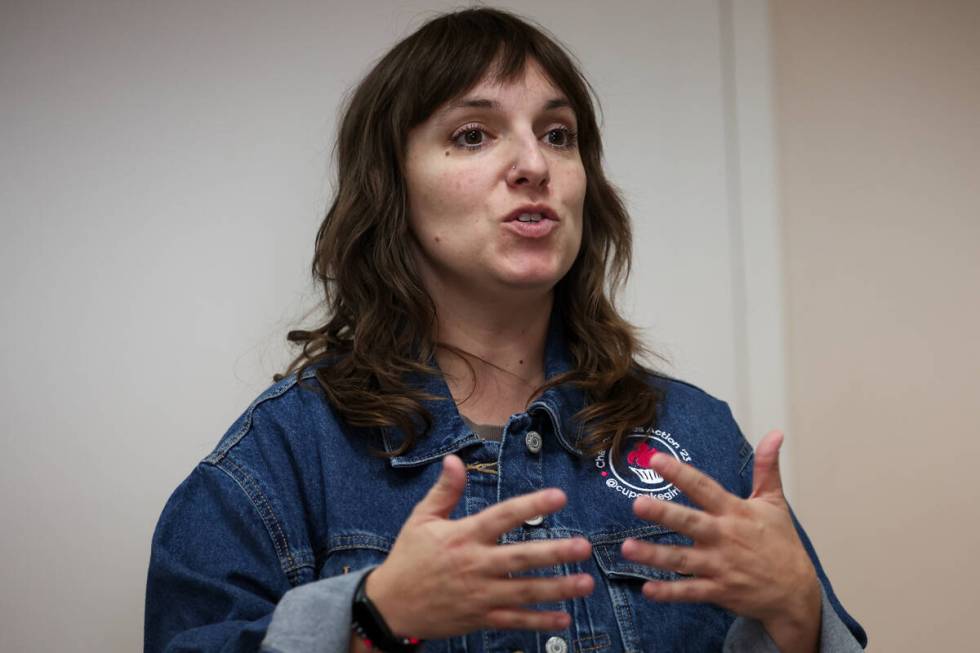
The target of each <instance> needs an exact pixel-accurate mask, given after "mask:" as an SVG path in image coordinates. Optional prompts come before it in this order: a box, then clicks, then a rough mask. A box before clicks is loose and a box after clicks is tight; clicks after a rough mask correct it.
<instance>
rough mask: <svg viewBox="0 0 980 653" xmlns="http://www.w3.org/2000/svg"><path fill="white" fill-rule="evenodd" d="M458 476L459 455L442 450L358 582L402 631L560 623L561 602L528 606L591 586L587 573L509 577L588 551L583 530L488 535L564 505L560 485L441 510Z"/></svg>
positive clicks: (460, 480) (453, 496) (447, 632)
mask: <svg viewBox="0 0 980 653" xmlns="http://www.w3.org/2000/svg"><path fill="white" fill-rule="evenodd" d="M465 484H466V470H465V468H464V466H463V461H462V460H460V459H459V458H458V457H456V456H452V455H450V456H446V458H445V460H444V462H443V468H442V474H441V475H440V477H439V480H438V481H436V484H435V485H434V486H433V487H432V489H430V490H429V493H428V494H426V495H425V497H424V498H423V499H422V500H421V501H419V502H418V504H416V505H415V508H414V509H413V510H412V513H411V514H410V515H409V517H408V519H407V520H406V521H405V524H404V525H403V526H402V529H401V532H400V533H399V534H398V538H397V539H396V540H395V543H394V545H393V546H392V548H391V552H390V553H389V555H388V557H387V559H386V560H385V561H384V563H382V564H381V565H380V566H379V567H377V568H376V569H375V570H374V571H373V572H372V573H371V575H370V576H368V579H367V584H366V586H365V591H366V592H367V595H368V597H369V598H370V599H371V601H372V602H373V603H374V604H375V606H376V607H377V608H378V610H379V611H380V612H381V614H382V616H383V617H384V619H385V621H387V622H388V625H389V627H390V628H391V630H392V631H393V632H394V633H396V634H398V635H401V636H406V637H408V636H411V637H417V638H420V639H440V638H445V637H452V636H455V635H463V634H466V633H469V632H472V631H475V630H480V629H484V628H492V629H497V630H504V629H512V630H518V629H519V630H542V631H548V630H561V629H563V628H565V627H567V626H568V624H569V621H570V617H569V615H568V614H567V613H565V612H559V611H540V610H532V609H530V608H529V607H528V606H531V605H534V604H537V603H557V602H560V601H563V600H565V599H570V598H573V597H579V596H585V595H587V594H590V593H591V592H592V588H593V580H592V577H591V576H590V575H589V574H575V575H572V576H559V577H547V578H540V577H539V578H529V577H521V576H517V577H511V576H510V575H511V574H519V573H521V572H525V571H528V570H531V569H536V568H540V567H552V566H554V565H557V564H562V563H566V562H576V561H579V560H584V559H585V558H588V557H589V555H590V552H591V545H590V544H589V542H588V540H586V539H585V538H568V539H560V540H540V541H535V542H522V543H520V544H508V545H498V544H497V538H498V537H500V536H501V535H503V534H504V533H506V532H508V531H510V530H512V529H514V528H517V527H518V526H520V525H522V524H523V523H524V521H525V520H526V519H530V518H532V517H534V516H536V515H547V514H551V513H553V512H556V511H558V510H560V509H561V508H562V507H563V506H564V505H565V500H566V499H565V494H564V492H562V491H561V490H558V489H554V488H552V489H547V490H541V491H538V492H533V493H531V494H526V495H523V496H520V497H515V498H513V499H508V500H507V501H502V502H500V503H498V504H495V505H493V506H491V507H489V508H487V509H486V510H484V511H482V512H480V513H478V514H476V515H470V516H469V517H465V518H463V519H459V520H451V519H449V515H450V514H451V513H452V511H453V508H455V507H456V504H457V503H459V500H460V497H462V495H463V489H464V487H465Z"/></svg>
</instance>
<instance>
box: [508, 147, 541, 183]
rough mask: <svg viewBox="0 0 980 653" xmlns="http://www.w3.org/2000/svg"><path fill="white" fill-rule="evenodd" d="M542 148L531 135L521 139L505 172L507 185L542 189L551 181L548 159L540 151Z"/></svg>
mask: <svg viewBox="0 0 980 653" xmlns="http://www.w3.org/2000/svg"><path fill="white" fill-rule="evenodd" d="M542 147H543V146H542V145H541V143H539V142H538V139H537V137H535V136H534V135H533V134H531V135H530V136H526V137H521V139H520V146H519V147H518V149H517V152H516V153H515V154H514V157H513V159H512V160H511V166H510V169H509V170H508V171H507V184H508V185H510V186H515V187H516V186H529V187H531V188H544V187H545V186H547V185H548V181H549V180H550V179H551V173H550V169H549V164H548V157H546V156H545V153H544V152H542V151H541V148H542Z"/></svg>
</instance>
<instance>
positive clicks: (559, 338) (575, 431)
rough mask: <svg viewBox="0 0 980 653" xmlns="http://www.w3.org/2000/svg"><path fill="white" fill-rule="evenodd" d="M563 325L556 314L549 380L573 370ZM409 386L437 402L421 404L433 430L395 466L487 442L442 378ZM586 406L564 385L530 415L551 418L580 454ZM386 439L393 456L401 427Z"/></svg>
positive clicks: (419, 378)
mask: <svg viewBox="0 0 980 653" xmlns="http://www.w3.org/2000/svg"><path fill="white" fill-rule="evenodd" d="M563 324H564V321H563V320H562V319H561V316H560V314H559V313H558V312H557V311H556V312H553V313H552V316H551V321H550V323H549V326H548V338H547V341H546V343H545V360H544V368H545V378H547V379H551V378H554V377H555V376H557V375H559V374H562V373H564V372H567V371H569V370H571V369H572V360H571V353H570V352H569V350H568V344H567V342H566V339H565V334H564V326H563ZM429 362H430V364H431V365H432V367H433V368H434V369H435V370H438V369H439V368H438V366H437V365H436V362H435V359H434V358H433V359H432V360H430V361H429ZM410 381H411V382H412V383H413V384H414V385H416V387H419V388H420V389H421V390H423V391H424V392H425V393H427V394H429V395H432V396H434V397H436V398H435V399H432V400H428V401H423V402H422V405H423V406H424V407H425V408H426V409H427V410H428V411H429V413H430V414H431V415H432V426H431V428H430V429H429V432H428V433H426V434H425V435H423V436H421V437H420V438H419V439H418V440H417V441H416V443H415V446H414V447H412V448H411V449H409V450H408V451H407V452H406V453H404V454H402V455H400V456H394V457H392V458H391V465H392V466H393V467H416V466H419V465H424V464H427V463H430V462H433V461H435V460H438V459H441V458H442V457H443V456H445V455H446V454H450V453H454V452H456V451H459V450H460V449H463V448H464V447H468V446H471V445H477V444H480V443H481V442H482V440H481V439H480V438H479V437H478V436H477V435H476V434H474V433H473V432H472V431H471V430H470V428H469V427H468V426H466V423H465V422H463V418H462V417H460V415H459V411H458V410H457V409H456V404H455V402H454V401H453V399H452V395H451V394H450V392H449V387H448V386H447V385H446V381H445V379H444V378H443V376H442V374H439V373H436V374H427V375H421V374H419V375H415V376H414V377H413V378H411V379H410ZM584 405H585V395H584V393H583V392H582V391H581V390H579V389H577V388H574V387H572V386H571V385H569V384H567V383H565V384H561V385H559V386H556V387H553V388H549V389H548V390H547V391H545V392H544V393H543V394H542V395H541V396H539V397H537V398H536V399H535V400H534V401H533V402H531V405H530V406H529V407H528V412H529V413H531V414H534V413H536V412H539V411H540V412H543V413H544V414H546V415H547V416H548V418H549V419H550V420H551V422H552V427H553V429H554V433H556V434H557V436H558V441H559V442H560V443H561V445H562V446H563V447H565V449H567V450H568V451H569V452H570V453H572V454H575V455H581V454H582V452H581V450H579V448H578V447H577V446H576V442H577V441H578V439H579V437H580V436H581V426H580V425H579V423H578V422H577V421H576V420H575V419H574V415H575V413H576V412H578V411H579V410H580V409H581V408H582V407H583V406H584ZM381 437H382V440H383V442H384V447H385V450H386V451H393V450H394V449H396V448H397V444H398V443H399V442H401V439H402V438H403V437H404V436H403V434H402V433H401V431H400V430H398V429H396V428H385V429H382V431H381Z"/></svg>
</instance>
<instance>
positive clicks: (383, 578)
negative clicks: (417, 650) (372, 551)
mask: <svg viewBox="0 0 980 653" xmlns="http://www.w3.org/2000/svg"><path fill="white" fill-rule="evenodd" d="M387 572H388V570H387V569H386V568H385V566H384V564H382V565H379V566H378V567H375V568H374V569H372V570H371V571H369V572H368V573H367V576H366V577H365V580H364V593H365V595H366V596H367V598H368V599H369V600H370V601H371V603H373V604H374V607H375V609H376V610H377V611H378V613H379V614H380V615H381V617H382V618H383V619H384V620H385V623H386V624H387V625H388V627H389V628H390V629H391V632H393V633H394V634H396V635H399V636H401V637H408V636H409V635H410V634H413V633H411V632H410V631H411V623H410V619H408V618H406V616H405V615H404V614H403V610H402V608H403V607H404V605H405V602H404V601H399V600H398V598H397V592H396V591H391V588H392V586H391V583H389V582H388V575H387Z"/></svg>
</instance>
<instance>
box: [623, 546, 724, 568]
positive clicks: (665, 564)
mask: <svg viewBox="0 0 980 653" xmlns="http://www.w3.org/2000/svg"><path fill="white" fill-rule="evenodd" d="M623 556H625V557H626V559H627V560H632V561H633V562H639V563H640V564H644V565H647V566H648V567H656V568H657V569H665V570H668V571H676V572H677V573H679V574H686V575H689V576H690V575H694V576H713V575H714V573H715V565H714V563H713V562H712V559H713V558H712V556H711V554H709V553H708V552H706V551H702V550H699V549H695V548H693V547H690V546H666V545H663V544H651V543H649V542H641V541H639V540H634V539H627V540H626V541H625V542H623Z"/></svg>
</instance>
